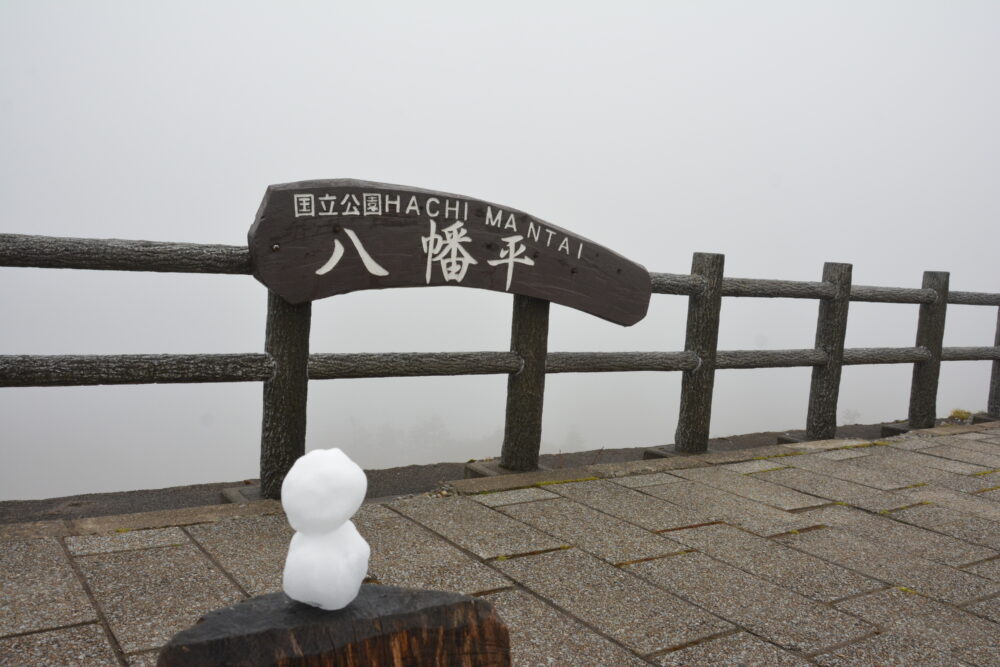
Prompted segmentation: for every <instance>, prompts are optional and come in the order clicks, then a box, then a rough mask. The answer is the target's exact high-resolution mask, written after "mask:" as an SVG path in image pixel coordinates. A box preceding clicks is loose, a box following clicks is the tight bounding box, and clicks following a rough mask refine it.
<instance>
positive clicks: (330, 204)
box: [319, 195, 339, 215]
mask: <svg viewBox="0 0 1000 667" xmlns="http://www.w3.org/2000/svg"><path fill="white" fill-rule="evenodd" d="M336 205H337V195H323V196H322V197H320V198H319V214H320V215H339V214H338V213H337V212H336V211H335V210H334V207H335V206H336Z"/></svg>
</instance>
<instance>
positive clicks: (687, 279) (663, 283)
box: [649, 273, 705, 296]
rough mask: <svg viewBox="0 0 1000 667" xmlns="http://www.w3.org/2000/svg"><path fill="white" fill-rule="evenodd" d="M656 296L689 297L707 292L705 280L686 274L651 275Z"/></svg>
mask: <svg viewBox="0 0 1000 667" xmlns="http://www.w3.org/2000/svg"><path fill="white" fill-rule="evenodd" d="M649 277H650V279H651V280H652V284H653V285H652V287H653V293H654V294H680V295H683V296H688V295H691V294H700V293H701V292H703V291H705V279H704V278H702V277H701V276H692V275H688V274H686V273H650V274H649Z"/></svg>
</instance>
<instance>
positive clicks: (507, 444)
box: [500, 294, 549, 472]
mask: <svg viewBox="0 0 1000 667" xmlns="http://www.w3.org/2000/svg"><path fill="white" fill-rule="evenodd" d="M548 338H549V302H548V301H545V300H543V299H536V298H534V297H530V296H521V295H520V294H515V295H514V309H513V314H512V316H511V325H510V350H511V352H514V353H516V354H518V355H519V356H520V357H521V359H523V360H524V366H523V367H522V368H521V370H520V372H518V373H511V374H510V376H509V377H508V379H507V415H506V419H505V422H504V435H503V447H502V448H501V450H500V466H501V467H503V468H507V469H508V470H517V471H520V472H523V471H528V470H536V469H537V468H538V451H539V449H540V448H541V443H542V405H543V402H544V398H545V356H546V354H547V352H548V346H549V341H548Z"/></svg>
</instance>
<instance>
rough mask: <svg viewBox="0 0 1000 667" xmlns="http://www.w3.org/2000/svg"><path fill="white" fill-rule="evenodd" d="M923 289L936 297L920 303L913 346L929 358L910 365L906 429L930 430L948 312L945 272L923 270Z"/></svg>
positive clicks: (934, 412)
mask: <svg viewBox="0 0 1000 667" xmlns="http://www.w3.org/2000/svg"><path fill="white" fill-rule="evenodd" d="M922 286H923V288H924V289H932V290H934V292H935V293H936V295H937V298H936V299H934V301H933V303H922V304H920V316H919V317H918V319H917V343H916V344H917V347H922V348H924V349H926V350H927V351H928V352H930V354H931V356H930V359H928V360H926V361H918V362H916V363H915V364H913V382H912V384H911V385H910V414H909V425H910V428H932V427H933V426H934V422H935V420H936V419H937V389H938V376H939V375H940V374H941V347H942V345H943V342H944V318H945V314H946V312H947V310H948V272H947V271H925V272H924V280H923V285H922Z"/></svg>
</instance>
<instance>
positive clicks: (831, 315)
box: [806, 262, 851, 440]
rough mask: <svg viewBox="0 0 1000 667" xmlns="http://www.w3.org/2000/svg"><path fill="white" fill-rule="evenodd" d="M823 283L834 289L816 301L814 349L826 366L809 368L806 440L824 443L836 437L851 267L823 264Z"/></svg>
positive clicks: (849, 300)
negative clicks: (835, 289) (810, 375)
mask: <svg viewBox="0 0 1000 667" xmlns="http://www.w3.org/2000/svg"><path fill="white" fill-rule="evenodd" d="M823 282H826V283H830V284H832V285H834V286H836V288H837V292H836V294H835V295H834V297H833V298H832V299H826V300H823V301H820V302H819V317H818V318H817V322H816V349H817V350H822V351H823V353H824V354H825V355H826V363H825V364H823V365H821V366H813V369H812V380H811V382H810V386H809V409H808V412H807V414H806V437H807V438H808V439H809V440H827V439H830V438H834V437H836V435H837V399H838V398H839V396H840V369H841V365H842V364H843V362H844V337H845V336H846V335H847V311H848V308H849V307H850V305H851V265H850V264H834V263H832V262H827V263H826V264H825V265H824V266H823Z"/></svg>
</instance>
